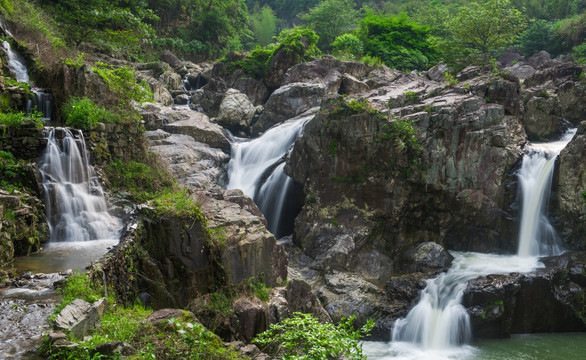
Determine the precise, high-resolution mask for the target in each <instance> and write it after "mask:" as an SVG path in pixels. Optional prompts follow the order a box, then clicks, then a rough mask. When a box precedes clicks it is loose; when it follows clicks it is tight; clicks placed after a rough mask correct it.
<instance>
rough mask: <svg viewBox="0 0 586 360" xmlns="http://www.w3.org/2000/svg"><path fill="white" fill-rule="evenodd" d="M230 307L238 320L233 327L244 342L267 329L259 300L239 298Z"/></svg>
mask: <svg viewBox="0 0 586 360" xmlns="http://www.w3.org/2000/svg"><path fill="white" fill-rule="evenodd" d="M232 307H233V309H234V315H235V316H236V318H237V319H238V322H237V323H236V324H234V325H233V326H234V328H235V329H237V330H236V331H237V334H238V335H240V336H241V337H242V339H243V340H244V341H246V342H250V340H252V338H253V337H254V336H255V335H257V334H260V333H261V332H263V331H265V330H266V329H267V328H268V323H267V318H266V313H265V308H264V305H263V303H262V302H261V301H260V300H259V299H257V298H254V299H252V300H251V299H247V298H239V299H237V300H236V301H234V305H233V306H232ZM257 350H258V349H257ZM240 351H242V349H240ZM258 352H260V351H258Z"/></svg>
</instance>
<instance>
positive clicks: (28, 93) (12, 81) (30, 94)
mask: <svg viewBox="0 0 586 360" xmlns="http://www.w3.org/2000/svg"><path fill="white" fill-rule="evenodd" d="M4 85H6V86H9V87H13V86H17V87H19V88H21V89H22V90H23V91H24V92H25V93H26V96H27V97H29V98H32V97H33V92H32V90H31V86H30V85H29V84H28V83H25V82H18V81H16V80H15V79H12V78H4Z"/></svg>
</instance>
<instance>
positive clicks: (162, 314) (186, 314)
mask: <svg viewBox="0 0 586 360" xmlns="http://www.w3.org/2000/svg"><path fill="white" fill-rule="evenodd" d="M170 319H177V320H179V321H183V322H195V323H199V320H197V319H196V317H195V315H194V314H193V313H192V312H190V311H187V310H181V309H169V308H166V309H159V310H156V311H153V312H152V313H151V314H149V316H147V318H146V319H145V321H146V322H149V323H151V324H153V325H154V326H158V325H165V324H166V323H167V321H168V320H170Z"/></svg>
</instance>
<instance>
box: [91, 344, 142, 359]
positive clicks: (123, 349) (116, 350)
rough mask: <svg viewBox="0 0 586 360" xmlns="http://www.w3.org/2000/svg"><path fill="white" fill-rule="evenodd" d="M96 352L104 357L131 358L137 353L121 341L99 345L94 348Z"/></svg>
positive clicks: (132, 347)
mask: <svg viewBox="0 0 586 360" xmlns="http://www.w3.org/2000/svg"><path fill="white" fill-rule="evenodd" d="M96 351H97V352H98V353H100V354H102V355H106V356H114V355H122V356H132V355H136V354H137V353H138V351H137V350H136V348H135V347H134V346H132V345H130V344H129V343H126V342H122V341H112V342H107V343H103V344H100V345H98V346H96Z"/></svg>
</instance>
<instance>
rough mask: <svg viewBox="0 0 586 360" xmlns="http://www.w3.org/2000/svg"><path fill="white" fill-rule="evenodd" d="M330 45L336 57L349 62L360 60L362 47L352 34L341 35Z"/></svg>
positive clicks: (360, 42)
mask: <svg viewBox="0 0 586 360" xmlns="http://www.w3.org/2000/svg"><path fill="white" fill-rule="evenodd" d="M331 45H332V48H333V49H334V54H336V56H339V57H342V58H344V59H349V60H359V59H360V58H362V53H363V50H364V45H363V44H362V41H360V39H359V38H358V37H356V35H354V34H351V33H346V34H342V35H340V36H338V37H336V39H335V40H334V42H333V43H332V44H331Z"/></svg>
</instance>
